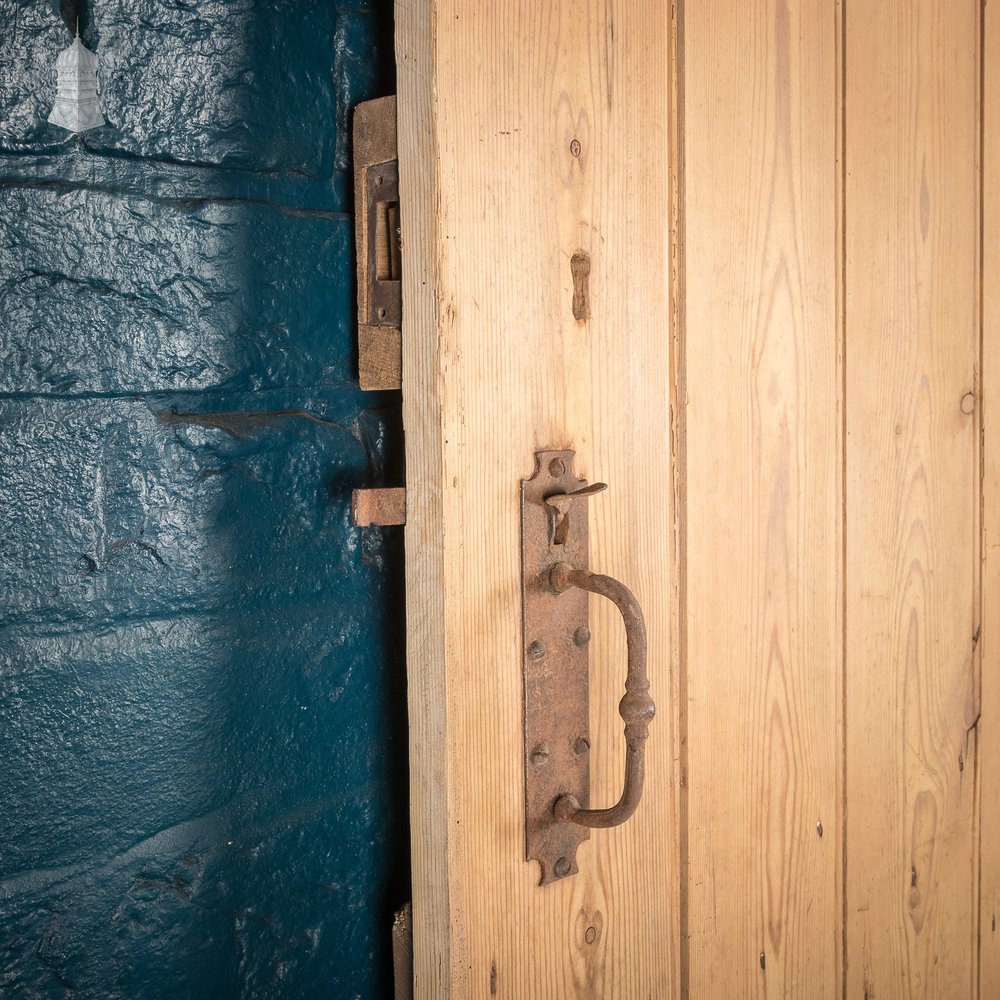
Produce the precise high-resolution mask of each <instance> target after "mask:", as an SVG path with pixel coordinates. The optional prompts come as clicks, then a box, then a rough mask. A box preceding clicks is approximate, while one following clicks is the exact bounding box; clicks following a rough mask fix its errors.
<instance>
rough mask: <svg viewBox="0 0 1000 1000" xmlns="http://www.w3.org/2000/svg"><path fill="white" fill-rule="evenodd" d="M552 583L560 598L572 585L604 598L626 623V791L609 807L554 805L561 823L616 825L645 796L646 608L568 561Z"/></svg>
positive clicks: (650, 710) (565, 800)
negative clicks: (643, 794)
mask: <svg viewBox="0 0 1000 1000" xmlns="http://www.w3.org/2000/svg"><path fill="white" fill-rule="evenodd" d="M549 585H550V586H551V587H552V589H553V590H554V591H555V592H556V593H557V594H561V593H563V592H564V591H566V590H569V589H570V587H579V588H580V590H587V591H589V592H590V593H592V594H600V595H601V597H606V598H607V599H608V600H609V601H613V602H614V604H615V605H616V606H617V608H618V610H619V611H620V612H621V615H622V619H623V620H624V622H625V636H626V641H627V642H628V676H627V677H626V679H625V696H624V697H623V698H622V700H621V701H620V702H619V704H618V711H619V714H620V715H621V717H622V718H623V719H624V720H625V746H626V753H625V788H624V789H623V791H622V794H621V798H620V799H619V800H618V802H617V803H616V804H615V805H613V806H611V808H610V809H583V808H581V807H580V803H579V801H578V800H577V798H576V796H575V795H561V796H560V797H559V798H558V799H556V802H555V805H554V806H553V813H554V814H555V817H556V819H558V820H560V821H562V822H566V823H577V824H579V825H580V826H586V827H595V828H596V827H609V826H618V825H619V824H620V823H624V822H625V820H627V819H628V818H629V817H630V816H631V815H632V813H634V812H635V810H636V807H637V806H638V805H639V799H640V798H641V797H642V782H643V777H644V776H645V755H646V737H647V736H649V720H650V719H652V717H653V714H654V713H655V711H656V706H655V705H654V704H653V699H652V698H650V697H649V678H648V677H647V676H646V622H645V620H644V619H643V617H642V608H640V607H639V602H638V601H637V600H636V599H635V597H634V595H633V594H632V592H631V591H630V590H629V589H628V587H626V586H625V585H624V584H621V583H619V582H618V581H617V580H614V579H612V578H611V577H610V576H602V575H601V574H600V573H590V572H588V571H587V570H583V569H574V568H573V567H572V566H570V565H569V564H568V563H556V565H555V566H553V567H552V570H551V571H550V573H549Z"/></svg>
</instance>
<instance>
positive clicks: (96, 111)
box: [49, 27, 104, 132]
mask: <svg viewBox="0 0 1000 1000" xmlns="http://www.w3.org/2000/svg"><path fill="white" fill-rule="evenodd" d="M99 61H100V60H99V59H98V57H97V56H96V55H95V54H94V53H93V52H91V51H90V49H88V48H87V47H86V45H84V44H83V42H81V41H80V29H79V27H77V30H76V38H75V39H74V40H73V44H72V45H71V46H70V47H69V48H68V49H63V50H62V52H60V53H59V57H58V58H57V59H56V74H57V76H58V83H57V87H56V104H55V107H54V108H53V109H52V114H50V115H49V121H50V122H51V123H52V124H53V125H58V126H60V127H61V128H65V129H69V131H70V132H86V131H87V129H91V128H98V127H99V126H101V125H103V124H104V115H102V114H101V105H100V104H99V103H98V99H97V64H98V62H99Z"/></svg>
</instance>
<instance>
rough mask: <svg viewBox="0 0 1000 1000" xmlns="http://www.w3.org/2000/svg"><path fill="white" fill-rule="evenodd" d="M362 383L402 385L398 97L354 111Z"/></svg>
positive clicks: (364, 385)
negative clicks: (397, 136)
mask: <svg viewBox="0 0 1000 1000" xmlns="http://www.w3.org/2000/svg"><path fill="white" fill-rule="evenodd" d="M354 209H355V250H356V254H357V266H358V378H359V380H360V383H361V388H362V389H399V388H400V387H401V386H402V372H403V360H402V354H403V350H402V332H401V326H402V311H403V309H402V302H403V297H402V268H401V250H400V229H399V161H398V153H397V150H396V98H395V97H380V98H379V99H378V100H375V101H365V102H364V103H362V104H359V105H358V106H357V107H356V108H355V109H354Z"/></svg>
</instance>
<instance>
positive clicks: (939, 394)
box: [845, 0, 980, 997]
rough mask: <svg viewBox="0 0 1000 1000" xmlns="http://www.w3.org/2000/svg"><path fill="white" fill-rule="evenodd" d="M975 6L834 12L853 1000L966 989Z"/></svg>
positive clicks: (902, 2) (974, 424) (971, 775)
mask: <svg viewBox="0 0 1000 1000" xmlns="http://www.w3.org/2000/svg"><path fill="white" fill-rule="evenodd" d="M979 8H980V4H979V3H978V2H977V0H958V2H956V0H924V2H921V3H913V2H911V0H871V2H868V3H859V4H848V7H847V21H846V53H847V55H846V155H847V186H846V205H847V230H846V234H845V250H846V288H847V300H846V307H847V314H846V348H847V354H846V407H847V451H846V462H847V609H846V611H847V619H846V620H847V635H846V642H847V647H846V648H847V677H848V683H847V709H846V726H847V737H848V739H847V755H846V757H847V772H846V780H847V789H848V799H847V882H846V886H847V889H846V891H847V900H846V912H847V930H846V946H847V994H848V996H856V997H883V996H892V997H967V996H972V995H974V992H975V964H976V963H975V955H974V942H975V938H976V934H977V925H976V892H977V841H976V815H975V775H976V752H977V748H976V741H975V726H976V722H977V719H978V713H979V707H978V691H977V688H976V674H977V657H978V651H977V641H978V636H979V626H980V617H979V616H980V608H979V551H980V537H979V502H980V492H979V490H980V485H979V417H978V410H979V405H978V401H977V393H978V386H977V369H978V362H979V350H980V346H979V331H978V290H979V289H978V267H979V239H978V177H977V159H978V143H979V127H978V114H977V90H978V58H979V30H978V29H979V20H978V13H979Z"/></svg>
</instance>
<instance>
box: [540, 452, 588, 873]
mask: <svg viewBox="0 0 1000 1000" xmlns="http://www.w3.org/2000/svg"><path fill="white" fill-rule="evenodd" d="M574 455H575V452H572V451H539V452H536V454H535V463H536V464H535V473H534V475H533V476H532V477H531V478H530V479H525V480H522V482H521V559H522V563H521V606H522V609H523V616H524V622H523V624H524V635H523V646H524V649H523V655H524V792H525V803H524V806H525V821H524V832H525V852H526V857H527V860H529V861H531V860H536V861H538V863H539V864H540V865H541V879H540V882H539V884H540V885H545V884H547V883H549V882H554V881H556V880H557V879H560V878H565V877H566V876H567V875H572V874H573V873H575V872H577V871H579V868H578V867H577V862H576V851H577V847H578V846H579V845H580V843H581V842H582V841H584V840H587V839H588V838H589V836H590V831H589V830H588V829H587V828H586V827H583V826H579V825H576V824H574V823H565V822H559V821H558V820H557V819H556V818H555V816H554V814H553V812H552V808H553V806H554V804H555V802H556V799H558V798H559V797H560V796H561V795H566V794H570V795H574V796H576V798H577V800H578V801H579V802H580V804H581V806H586V804H587V800H588V797H589V789H590V753H589V751H590V737H589V734H588V728H589V678H588V663H589V657H588V652H587V644H588V643H589V641H590V629H589V627H588V595H587V594H586V593H585V592H584V591H582V590H576V589H574V590H571V591H567V592H565V593H563V594H556V593H555V592H554V591H553V590H552V589H551V587H550V586H549V572H550V570H551V568H552V567H553V566H554V565H555V564H556V563H560V562H565V563H571V564H572V565H573V566H576V567H579V568H580V569H587V568H588V565H589V556H588V531H587V495H588V494H589V493H590V492H592V491H594V490H596V489H597V488H598V487H593V488H590V489H587V483H586V480H582V479H578V478H577V477H576V476H575V475H574V474H573V457H574ZM600 488H603V487H600ZM581 490H584V491H585V492H583V493H582V494H580V493H578V491H581ZM573 493H578V495H576V496H571V495H570V494H573ZM546 501H549V502H546ZM553 501H554V502H553Z"/></svg>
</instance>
